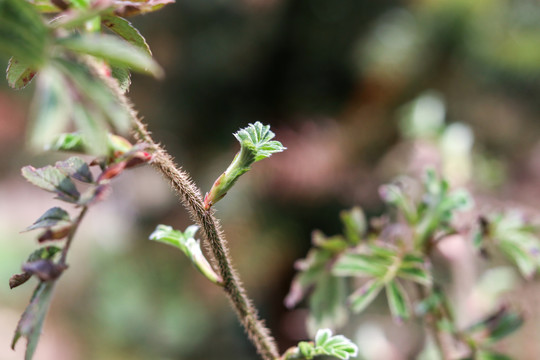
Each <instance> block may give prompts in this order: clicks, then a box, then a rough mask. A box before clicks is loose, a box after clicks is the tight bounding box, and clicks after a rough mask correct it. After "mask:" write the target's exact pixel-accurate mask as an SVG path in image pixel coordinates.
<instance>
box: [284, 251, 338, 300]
mask: <svg viewBox="0 0 540 360" xmlns="http://www.w3.org/2000/svg"><path fill="white" fill-rule="evenodd" d="M331 259H332V253H330V252H329V251H321V250H320V249H317V248H312V249H311V250H310V251H309V252H308V255H307V256H306V258H305V259H302V260H298V261H297V262H296V263H295V267H296V268H297V269H298V270H300V272H299V273H298V274H297V275H296V276H295V277H294V279H293V281H292V283H291V289H290V290H289V293H288V294H287V296H286V297H285V306H287V307H288V308H293V307H294V306H296V305H297V304H298V303H299V302H300V301H301V300H302V299H303V298H304V297H305V296H306V294H307V292H308V290H309V289H310V288H311V287H313V286H314V285H315V284H316V283H317V281H319V279H320V278H321V277H323V276H325V272H327V269H326V267H327V264H328V262H329V261H330V260H331Z"/></svg>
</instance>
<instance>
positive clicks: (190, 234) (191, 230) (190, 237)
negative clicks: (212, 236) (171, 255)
mask: <svg viewBox="0 0 540 360" xmlns="http://www.w3.org/2000/svg"><path fill="white" fill-rule="evenodd" d="M198 229H199V227H198V226H196V225H191V226H189V227H188V228H187V229H186V231H184V232H183V233H182V232H181V231H178V230H174V229H173V228H172V227H170V226H167V225H158V226H157V228H156V230H154V232H153V233H152V234H151V235H150V240H155V241H159V242H162V243H164V244H168V245H172V246H174V247H176V248H178V249H180V250H181V251H182V252H183V253H184V254H186V255H187V257H188V258H189V259H190V260H191V262H192V263H193V265H195V267H196V268H197V270H199V271H200V272H201V274H203V275H204V276H205V277H206V278H207V279H208V280H210V281H211V282H213V283H214V284H217V285H222V282H223V280H222V279H221V276H219V275H218V274H216V272H215V271H214V269H213V268H212V266H211V265H210V264H209V263H208V260H206V258H205V257H204V255H203V253H202V251H201V244H200V242H199V241H198V240H195V238H194V236H195V233H196V232H197V230H198Z"/></svg>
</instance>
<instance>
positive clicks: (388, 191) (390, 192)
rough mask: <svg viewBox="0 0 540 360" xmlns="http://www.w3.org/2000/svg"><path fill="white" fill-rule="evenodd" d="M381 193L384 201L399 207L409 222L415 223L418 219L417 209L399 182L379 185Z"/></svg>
mask: <svg viewBox="0 0 540 360" xmlns="http://www.w3.org/2000/svg"><path fill="white" fill-rule="evenodd" d="M379 195H380V197H381V199H383V201H384V202H386V203H387V204H389V205H393V206H395V207H396V208H398V209H399V210H400V211H401V212H402V213H403V215H404V216H405V219H406V220H407V222H408V223H409V224H415V223H416V222H417V220H418V215H417V210H416V208H415V206H414V204H413V202H412V200H411V199H410V197H409V195H407V194H406V193H405V192H404V191H403V189H402V188H401V187H400V186H398V185H397V184H387V185H383V186H381V187H379Z"/></svg>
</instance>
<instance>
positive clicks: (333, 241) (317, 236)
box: [312, 230, 348, 254]
mask: <svg viewBox="0 0 540 360" xmlns="http://www.w3.org/2000/svg"><path fill="white" fill-rule="evenodd" d="M312 243H313V245H314V246H316V247H318V248H321V249H324V250H328V251H329V252H331V253H334V254H337V253H340V252H342V251H343V250H345V249H346V248H347V247H348V244H347V241H345V239H344V238H343V236H341V235H336V236H332V237H326V236H325V235H324V234H323V232H322V231H319V230H315V231H313V234H312Z"/></svg>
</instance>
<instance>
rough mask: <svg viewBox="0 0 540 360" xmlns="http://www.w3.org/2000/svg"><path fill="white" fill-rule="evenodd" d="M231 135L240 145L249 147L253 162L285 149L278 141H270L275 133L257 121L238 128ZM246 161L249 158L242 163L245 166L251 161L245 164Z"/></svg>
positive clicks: (268, 126)
mask: <svg viewBox="0 0 540 360" xmlns="http://www.w3.org/2000/svg"><path fill="white" fill-rule="evenodd" d="M233 135H234V137H235V138H236V139H237V140H238V142H240V145H241V146H242V147H245V148H247V149H249V152H250V155H251V156H252V157H253V162H257V161H260V160H262V159H265V158H267V157H270V156H271V155H272V154H274V153H277V152H282V151H284V150H286V149H287V148H286V147H284V146H283V145H281V143H280V142H279V141H272V139H273V138H274V136H275V134H274V133H273V132H272V131H270V125H263V124H261V123H260V122H259V121H257V122H256V123H255V124H249V126H248V127H246V128H244V129H240V130H239V131H238V132H236V133H234V134H233ZM251 156H249V157H251ZM246 157H248V156H246ZM247 162H249V160H248V161H246V163H244V164H243V165H244V166H246V167H249V166H250V165H251V164H252V163H253V162H251V163H249V164H247Z"/></svg>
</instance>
